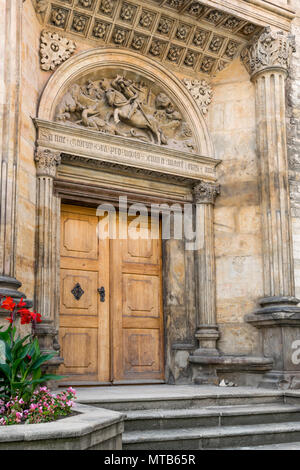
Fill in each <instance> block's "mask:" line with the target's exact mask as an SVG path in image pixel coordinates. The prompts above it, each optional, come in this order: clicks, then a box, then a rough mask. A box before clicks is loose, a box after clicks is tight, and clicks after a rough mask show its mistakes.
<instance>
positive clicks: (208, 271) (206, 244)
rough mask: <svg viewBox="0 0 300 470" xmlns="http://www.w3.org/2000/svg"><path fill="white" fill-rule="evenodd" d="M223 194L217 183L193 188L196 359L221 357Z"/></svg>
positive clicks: (197, 185)
mask: <svg viewBox="0 0 300 470" xmlns="http://www.w3.org/2000/svg"><path fill="white" fill-rule="evenodd" d="M219 192H220V187H219V185H218V184H215V183H207V182H204V181H200V182H199V183H197V184H196V185H195V186H194V188H193V194H194V202H195V206H196V207H195V210H196V232H197V239H198V240H200V241H201V247H199V249H198V250H196V251H195V264H196V292H197V330H196V334H195V337H196V339H197V341H198V349H197V350H196V351H195V352H194V355H196V356H202V355H206V356H218V355H219V352H218V350H217V346H216V344H217V340H218V338H219V329H218V326H217V320H216V267H215V246H214V202H215V198H216V196H217V195H218V194H219Z"/></svg>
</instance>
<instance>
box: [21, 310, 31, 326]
mask: <svg viewBox="0 0 300 470" xmlns="http://www.w3.org/2000/svg"><path fill="white" fill-rule="evenodd" d="M20 315H21V325H28V323H30V322H31V312H29V310H27V309H26V308H23V309H22V312H20Z"/></svg>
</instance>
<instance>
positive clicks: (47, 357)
mask: <svg viewBox="0 0 300 470" xmlns="http://www.w3.org/2000/svg"><path fill="white" fill-rule="evenodd" d="M55 355H56V354H55V353H50V354H43V355H42V356H40V357H39V358H38V359H37V360H36V361H35V362H34V363H33V364H32V366H31V367H30V370H35V369H37V368H38V367H40V366H41V365H42V364H44V362H46V361H49V360H50V359H52V358H53V357H54V356H55Z"/></svg>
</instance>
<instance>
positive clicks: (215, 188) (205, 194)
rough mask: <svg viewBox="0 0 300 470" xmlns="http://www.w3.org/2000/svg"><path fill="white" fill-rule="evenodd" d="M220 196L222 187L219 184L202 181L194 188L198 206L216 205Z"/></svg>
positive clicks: (195, 200)
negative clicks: (216, 200)
mask: <svg viewBox="0 0 300 470" xmlns="http://www.w3.org/2000/svg"><path fill="white" fill-rule="evenodd" d="M218 194H220V185H219V184H217V183H210V182H208V181H202V180H200V181H198V182H197V183H196V184H195V185H194V186H193V196H194V202H195V203H196V204H214V203H215V199H216V197H217V196H218Z"/></svg>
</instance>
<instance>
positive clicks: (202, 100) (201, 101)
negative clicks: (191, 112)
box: [182, 78, 213, 115]
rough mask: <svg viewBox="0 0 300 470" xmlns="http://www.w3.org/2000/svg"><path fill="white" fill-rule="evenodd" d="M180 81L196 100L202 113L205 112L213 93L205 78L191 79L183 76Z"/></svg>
mask: <svg viewBox="0 0 300 470" xmlns="http://www.w3.org/2000/svg"><path fill="white" fill-rule="evenodd" d="M182 81H183V83H184V85H185V86H186V88H187V89H188V91H189V92H190V94H191V95H192V97H193V98H194V100H195V101H196V103H197V105H198V107H199V109H200V111H201V112H202V114H204V115H205V114H207V111H208V106H209V105H210V103H211V101H212V94H213V91H212V88H211V86H210V84H209V83H208V82H207V81H206V80H191V79H189V78H184V79H183V80H182Z"/></svg>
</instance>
